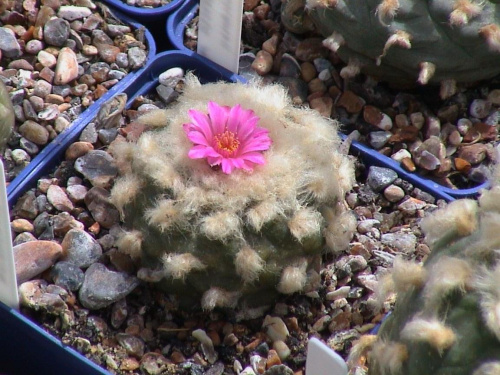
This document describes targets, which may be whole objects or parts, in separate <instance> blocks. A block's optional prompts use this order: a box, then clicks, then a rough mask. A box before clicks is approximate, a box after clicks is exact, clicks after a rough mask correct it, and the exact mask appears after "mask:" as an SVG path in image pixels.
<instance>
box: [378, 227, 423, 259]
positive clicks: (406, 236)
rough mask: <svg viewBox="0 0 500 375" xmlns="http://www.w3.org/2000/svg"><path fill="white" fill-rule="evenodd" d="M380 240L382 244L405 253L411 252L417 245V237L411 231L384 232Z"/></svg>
mask: <svg viewBox="0 0 500 375" xmlns="http://www.w3.org/2000/svg"><path fill="white" fill-rule="evenodd" d="M380 240H381V242H382V244H384V245H386V246H389V247H392V248H393V249H397V250H398V251H401V252H403V253H405V254H413V253H414V251H415V246H416V245H417V237H416V236H415V235H414V234H413V233H403V232H396V233H384V234H382V236H381V238H380Z"/></svg>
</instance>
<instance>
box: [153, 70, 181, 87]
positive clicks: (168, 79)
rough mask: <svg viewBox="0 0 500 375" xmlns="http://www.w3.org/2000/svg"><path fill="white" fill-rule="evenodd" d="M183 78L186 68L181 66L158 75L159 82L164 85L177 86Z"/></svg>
mask: <svg viewBox="0 0 500 375" xmlns="http://www.w3.org/2000/svg"><path fill="white" fill-rule="evenodd" d="M182 78H184V70H183V69H182V68H180V67H174V68H170V69H168V70H166V71H164V72H163V73H161V74H160V75H159V76H158V82H159V83H160V84H161V85H163V86H167V87H171V88H175V86H176V85H177V83H179V81H180V80H181V79H182Z"/></svg>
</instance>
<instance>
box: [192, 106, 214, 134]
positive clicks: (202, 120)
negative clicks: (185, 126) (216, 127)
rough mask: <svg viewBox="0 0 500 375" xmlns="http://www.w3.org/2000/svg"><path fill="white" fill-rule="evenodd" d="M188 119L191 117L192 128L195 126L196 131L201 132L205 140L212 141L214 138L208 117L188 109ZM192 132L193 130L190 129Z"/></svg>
mask: <svg viewBox="0 0 500 375" xmlns="http://www.w3.org/2000/svg"><path fill="white" fill-rule="evenodd" d="M188 115H189V117H191V120H193V124H192V125H193V126H195V127H196V128H197V129H196V130H199V131H201V132H202V133H203V134H204V135H205V138H206V139H212V138H213V137H214V134H213V132H212V124H211V123H210V119H209V118H208V116H207V115H206V114H204V113H202V112H200V111H197V110H194V109H190V110H189V111H188ZM192 130H194V129H192Z"/></svg>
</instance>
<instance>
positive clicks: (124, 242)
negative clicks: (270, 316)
mask: <svg viewBox="0 0 500 375" xmlns="http://www.w3.org/2000/svg"><path fill="white" fill-rule="evenodd" d="M214 102H216V103H218V105H217V104H215V103H214ZM219 105H220V106H219ZM207 111H208V116H207ZM226 115H227V123H226V125H224V126H223V128H220V129H219V130H218V131H216V130H215V128H214V129H211V130H210V131H209V130H207V128H206V127H205V128H204V130H203V131H206V132H211V131H213V132H214V134H210V136H209V137H208V138H210V139H212V138H213V139H214V140H215V141H214V142H215V143H214V148H213V149H210V150H209V151H207V148H206V147H205V146H204V144H205V143H206V142H207V140H206V139H204V140H199V138H200V137H201V135H202V134H201V133H200V132H198V131H196V130H195V124H197V123H198V124H199V123H203V122H204V121H205V125H206V121H211V123H212V124H213V123H215V122H216V120H220V119H221V118H223V117H224V116H226ZM233 115H234V116H236V117H237V116H239V117H240V118H236V117H234V116H233ZM236 120H238V121H240V120H241V121H242V123H247V124H250V123H251V125H255V124H257V125H256V126H255V129H254V131H255V132H254V135H253V137H254V138H253V140H252V141H251V142H250V143H249V141H248V139H249V137H250V136H249V133H247V134H246V135H245V134H243V133H241V132H240V131H239V130H238V131H236V130H234V126H235V125H234V124H235V121H236ZM139 121H140V122H142V123H144V124H146V125H148V127H149V128H153V129H152V130H149V131H146V132H144V133H143V134H142V135H141V137H140V138H139V140H138V141H137V143H129V142H119V143H115V144H114V145H112V147H111V153H112V154H113V156H114V158H115V160H116V161H117V163H118V165H119V169H120V171H121V172H120V173H121V176H120V178H119V179H118V180H117V181H116V183H115V185H114V187H113V188H112V192H111V199H112V201H113V202H114V204H115V205H116V207H117V208H118V209H119V211H120V212H121V214H122V218H123V221H124V227H125V231H124V232H123V234H122V235H121V236H120V238H119V239H118V247H119V249H120V250H121V251H123V252H125V253H127V254H129V255H130V256H131V257H133V258H135V259H137V261H138V262H139V263H140V266H141V268H140V269H139V271H138V276H139V277H140V278H141V279H143V280H146V281H150V282H156V283H157V284H156V285H158V287H160V288H161V289H163V290H165V291H166V292H167V293H169V294H173V295H177V297H178V300H179V302H180V303H181V304H182V305H184V306H186V307H199V306H200V305H201V307H203V308H204V309H206V310H211V309H213V308H215V307H230V308H232V307H243V306H249V307H256V308H257V307H261V306H263V305H266V304H269V303H270V302H271V301H272V300H273V299H274V298H276V296H277V295H278V292H281V293H285V294H290V293H294V292H303V293H307V292H310V291H313V290H315V288H316V287H317V286H318V281H319V273H318V272H319V266H320V261H321V255H322V254H323V253H324V252H325V251H330V252H334V251H336V252H337V251H341V250H343V249H345V248H346V247H347V246H348V243H349V241H350V239H351V236H352V233H353V231H354V228H355V220H354V217H353V215H352V213H351V212H350V211H349V210H347V209H346V205H345V201H344V195H345V192H346V191H347V190H349V189H350V188H351V186H352V184H353V181H354V173H353V164H352V162H351V160H350V159H349V158H348V156H347V155H344V154H343V153H341V152H340V151H339V150H340V139H339V137H338V135H337V127H336V123H335V122H334V121H332V120H331V119H326V118H323V117H321V116H320V115H319V114H318V113H317V112H315V111H314V110H311V109H306V108H296V107H293V106H292V105H291V103H290V100H289V99H288V95H287V93H286V90H285V89H284V88H283V87H281V86H278V85H275V86H268V87H260V86H258V85H257V84H250V85H243V84H240V83H238V84H232V83H211V84H204V85H201V84H200V83H199V81H198V80H197V78H196V77H195V76H194V75H187V77H186V83H185V87H184V90H183V93H182V95H181V97H180V98H179V100H178V102H177V103H176V104H174V105H173V106H172V107H170V108H169V109H167V110H157V111H153V112H150V113H147V114H145V115H143V116H142V117H141V118H140V119H139ZM190 121H191V122H190ZM224 121H226V120H224ZM257 121H258V122H257ZM238 132H239V133H238ZM205 135H206V134H205ZM267 137H269V139H268V138H267ZM208 138H207V139H208ZM210 139H209V140H208V142H209V143H210V142H211V140H210ZM196 140H198V141H199V143H198V144H196V142H194V141H196ZM252 142H253V143H252ZM193 143H194V146H193ZM221 144H222V146H224V147H222V148H219V146H221ZM245 144H246V145H245ZM249 145H252V147H253V148H254V151H252V152H250V153H248V154H244V153H243V151H241V152H242V154H240V156H241V160H239V161H238V160H237V159H232V160H229V159H227V160H224V158H223V159H220V158H219V159H217V157H216V156H214V155H215V154H214V150H215V149H216V150H218V151H219V152H220V154H221V155H223V156H224V155H225V156H228V153H229V152H230V151H231V149H232V148H238V147H240V146H241V147H243V146H244V147H245V148H248V147H250V146H249ZM257 149H258V150H257ZM228 150H229V151H228ZM259 150H260V151H259ZM204 153H206V154H207V155H208V156H207V155H205V156H206V157H205V156H203V155H202V154H204ZM224 153H226V154H224ZM200 301H201V302H200Z"/></svg>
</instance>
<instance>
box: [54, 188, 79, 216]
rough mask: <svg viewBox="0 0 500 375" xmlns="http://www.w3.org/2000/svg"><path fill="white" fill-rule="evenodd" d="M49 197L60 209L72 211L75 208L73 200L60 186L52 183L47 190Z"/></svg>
mask: <svg viewBox="0 0 500 375" xmlns="http://www.w3.org/2000/svg"><path fill="white" fill-rule="evenodd" d="M47 199H48V201H49V202H50V204H52V205H53V206H54V207H55V208H56V209H58V210H59V211H64V212H70V211H72V210H73V208H74V205H73V202H71V200H70V199H69V198H68V195H67V194H66V192H65V191H64V190H63V188H61V187H60V186H57V185H50V186H49V188H48V190H47Z"/></svg>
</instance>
